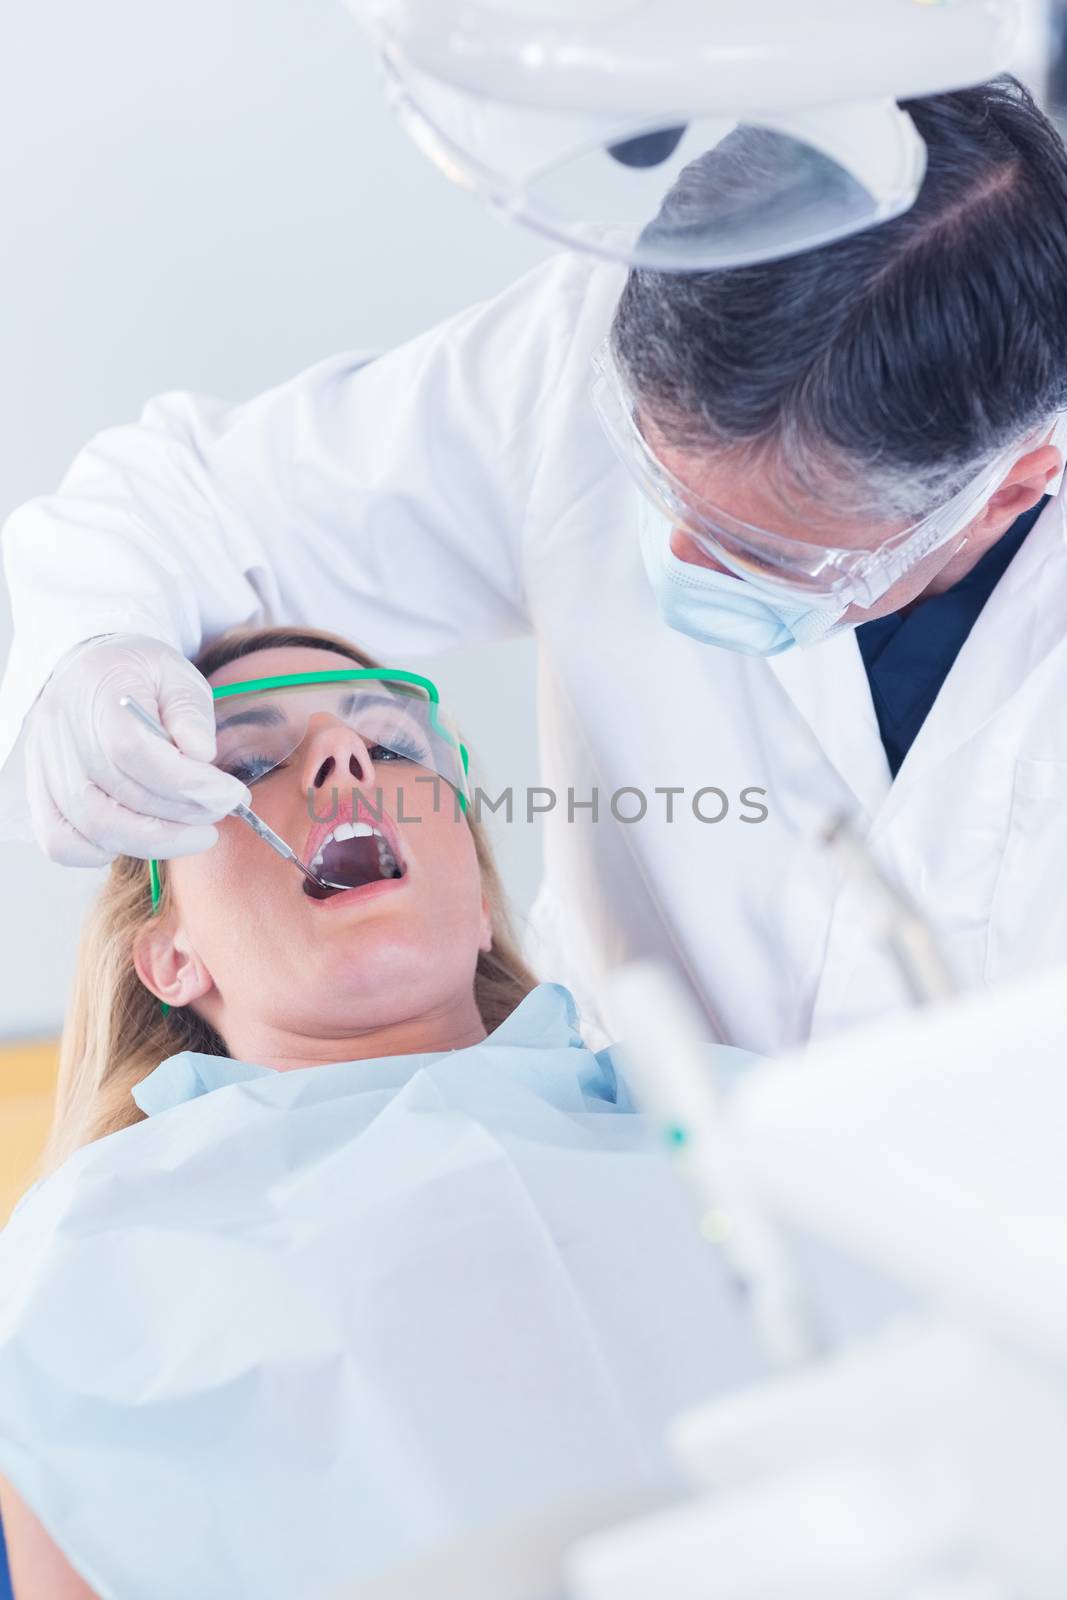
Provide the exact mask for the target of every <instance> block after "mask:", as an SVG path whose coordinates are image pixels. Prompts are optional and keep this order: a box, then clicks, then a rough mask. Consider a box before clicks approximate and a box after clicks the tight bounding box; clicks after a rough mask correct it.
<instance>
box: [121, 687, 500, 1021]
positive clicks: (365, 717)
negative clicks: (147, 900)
mask: <svg viewBox="0 0 1067 1600" xmlns="http://www.w3.org/2000/svg"><path fill="white" fill-rule="evenodd" d="M211 693H212V697H213V699H214V703H215V737H216V754H215V762H214V765H215V766H217V767H220V768H221V769H222V770H223V771H225V772H230V773H233V774H234V776H236V777H238V778H240V779H241V781H242V783H246V784H248V785H249V786H250V787H254V785H255V784H256V783H258V782H260V780H261V779H263V778H265V777H266V776H267V775H268V774H269V773H271V772H274V771H276V770H277V769H278V768H279V767H280V766H282V765H283V764H284V763H285V762H286V761H287V760H288V758H289V757H290V756H291V755H292V754H293V752H294V751H295V750H297V749H299V747H300V745H301V744H302V743H303V741H304V737H305V735H306V733H307V729H308V724H309V722H310V721H311V718H312V717H314V716H317V715H322V714H326V715H329V716H332V717H335V718H336V719H337V720H338V721H340V722H342V723H344V725H345V726H346V727H348V728H350V729H351V730H352V732H353V733H354V734H356V735H357V737H358V738H359V739H360V741H361V742H362V744H363V745H364V747H365V751H366V755H367V758H368V760H369V761H370V763H371V764H372V765H374V766H378V765H382V766H384V765H385V764H387V763H388V764H390V765H392V764H393V763H399V762H402V763H409V764H410V765H412V766H416V767H421V768H424V769H425V770H426V772H428V773H431V774H433V775H434V776H436V777H438V778H440V779H442V780H443V781H444V782H445V783H447V784H448V785H449V786H450V787H451V788H452V789H453V790H454V792H455V794H456V798H457V802H458V804H459V806H460V808H461V810H463V811H464V812H465V811H466V809H467V801H468V798H469V789H468V777H467V775H468V771H469V767H470V756H469V753H468V751H467V747H466V745H465V744H464V743H463V741H462V740H461V739H460V737H459V734H458V732H457V730H456V728H455V726H454V724H453V723H452V720H451V718H450V717H449V716H448V714H447V713H446V712H445V711H444V710H443V708H442V706H441V697H440V693H439V691H438V688H437V685H436V684H435V683H434V682H433V680H432V679H431V678H427V677H424V676H423V675H422V674H421V673H418V672H408V671H406V670H403V669H400V668H396V669H388V668H379V667H359V668H353V669H352V670H351V671H346V672H290V673H284V674H282V675H281V676H278V677H270V678H251V679H247V680H245V681H243V682H240V683H227V684H222V685H220V686H218V687H216V688H213V689H212V691H211ZM148 870H149V880H150V884H151V893H152V910H153V912H156V911H158V910H159V905H160V900H161V898H162V884H161V880H160V872H159V862H158V861H157V860H150V861H149V863H148ZM163 1009H164V1013H165V1014H166V1012H167V1010H168V1009H169V1008H168V1007H166V1006H165V1005H164V1008H163Z"/></svg>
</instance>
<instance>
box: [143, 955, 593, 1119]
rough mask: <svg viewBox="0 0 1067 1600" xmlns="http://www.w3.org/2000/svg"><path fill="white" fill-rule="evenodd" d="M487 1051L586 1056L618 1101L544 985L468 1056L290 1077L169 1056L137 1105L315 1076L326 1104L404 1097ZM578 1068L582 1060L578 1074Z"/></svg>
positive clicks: (574, 1022)
mask: <svg viewBox="0 0 1067 1600" xmlns="http://www.w3.org/2000/svg"><path fill="white" fill-rule="evenodd" d="M487 1045H492V1046H494V1047H495V1046H500V1045H503V1046H514V1047H516V1048H517V1049H518V1050H519V1051H520V1052H523V1053H525V1052H527V1051H537V1052H541V1053H543V1052H546V1051H553V1050H560V1049H563V1050H576V1051H580V1052H582V1053H583V1055H584V1056H586V1057H587V1058H588V1067H589V1068H593V1071H592V1073H591V1074H590V1073H589V1072H588V1070H587V1071H586V1074H585V1076H586V1077H587V1078H588V1079H589V1080H590V1088H591V1089H592V1092H594V1093H595V1094H598V1096H599V1097H601V1098H607V1099H612V1100H613V1099H614V1098H615V1084H614V1082H613V1081H612V1069H611V1068H610V1065H608V1064H607V1063H606V1062H603V1061H600V1059H599V1058H594V1057H592V1056H591V1055H590V1053H589V1052H588V1051H587V1049H586V1046H585V1043H584V1041H583V1039H582V1036H581V1034H580V1032H579V1029H578V1011H577V1007H576V1006H575V1003H574V999H573V997H572V995H571V993H570V991H569V990H568V989H565V988H564V987H563V985H562V984H559V983H540V984H538V985H537V987H536V988H535V989H531V991H530V993H529V994H528V995H526V996H524V998H523V999H522V1000H521V1001H520V1002H519V1004H518V1005H517V1006H516V1007H515V1009H514V1011H513V1012H512V1013H511V1015H510V1016H508V1017H506V1018H505V1019H504V1021H503V1022H502V1023H500V1025H499V1026H498V1027H496V1028H494V1029H493V1031H492V1033H490V1034H489V1035H488V1037H487V1038H485V1039H483V1040H480V1041H479V1043H478V1044H474V1045H469V1046H467V1047H466V1048H465V1049H463V1050H439V1051H428V1052H425V1053H423V1054H420V1055H402V1056H380V1057H376V1058H374V1059H371V1060H361V1061H335V1062H326V1063H323V1064H322V1065H321V1066H308V1067H296V1068H294V1069H293V1070H292V1071H290V1072H285V1073H280V1072H279V1071H278V1070H277V1068H275V1067H266V1066H262V1065H259V1064H257V1063H255V1062H250V1061H235V1060H233V1059H232V1058H231V1057H230V1056H211V1055H203V1054H202V1053H201V1052H199V1051H196V1050H181V1051H179V1052H178V1054H176V1055H173V1056H167V1057H166V1058H165V1059H164V1060H163V1061H161V1062H160V1064H159V1066H158V1067H156V1068H155V1069H154V1071H152V1072H150V1073H149V1074H148V1076H147V1078H143V1079H142V1080H141V1082H140V1083H139V1084H137V1085H136V1087H135V1088H134V1090H133V1098H134V1100H135V1102H136V1103H137V1105H138V1106H139V1107H140V1108H141V1110H142V1111H143V1112H145V1113H146V1115H148V1116H150V1117H151V1116H156V1115H157V1114H158V1113H159V1112H161V1111H169V1110H170V1109H171V1108H172V1107H174V1106H179V1105H183V1104H184V1103H185V1102H186V1101H187V1100H195V1099H197V1098H198V1097H199V1096H201V1095H205V1094H210V1093H211V1091H212V1090H213V1089H221V1088H224V1087H225V1086H226V1085H228V1084H235V1083H247V1082H249V1081H251V1080H253V1079H279V1078H284V1079H286V1080H287V1084H286V1087H287V1088H292V1089H296V1090H298V1091H299V1089H300V1088H301V1087H303V1086H304V1085H303V1084H301V1083H300V1082H299V1080H309V1076H310V1075H314V1083H313V1088H314V1091H315V1093H316V1094H317V1095H322V1096H324V1097H329V1096H330V1094H331V1093H338V1094H342V1093H353V1092H357V1091H359V1090H360V1089H372V1088H373V1089H398V1088H401V1087H402V1086H403V1085H404V1084H405V1083H406V1082H408V1080H409V1079H411V1078H412V1077H414V1076H415V1074H416V1073H417V1072H419V1071H420V1070H422V1069H423V1068H424V1067H426V1066H428V1065H430V1064H431V1063H433V1062H437V1061H441V1060H444V1059H449V1058H450V1059H453V1060H454V1059H457V1058H460V1057H464V1056H467V1055H469V1054H470V1053H471V1052H472V1051H476V1050H482V1049H484V1048H485V1046H487ZM578 1065H579V1063H578V1060H577V1058H576V1060H575V1066H576V1067H577V1066H578ZM582 1065H583V1066H584V1065H586V1063H584V1062H583V1063H582ZM597 1079H599V1082H597V1081H596V1080H597Z"/></svg>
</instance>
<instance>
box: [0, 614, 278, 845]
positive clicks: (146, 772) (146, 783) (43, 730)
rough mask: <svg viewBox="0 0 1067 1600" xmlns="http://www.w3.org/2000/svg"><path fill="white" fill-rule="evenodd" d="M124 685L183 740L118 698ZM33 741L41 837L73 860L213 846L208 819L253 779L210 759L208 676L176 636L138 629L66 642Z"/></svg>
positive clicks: (32, 796) (32, 786)
mask: <svg viewBox="0 0 1067 1600" xmlns="http://www.w3.org/2000/svg"><path fill="white" fill-rule="evenodd" d="M127 694H128V695H132V696H133V697H134V698H135V699H136V700H139V701H140V702H141V704H142V705H143V706H144V707H145V709H146V710H147V711H150V712H151V713H152V714H153V716H155V717H157V718H158V719H159V721H160V722H161V723H162V724H163V726H164V727H165V728H166V730H167V732H168V733H169V734H170V736H171V738H172V739H173V740H174V742H175V744H176V745H177V746H178V748H177V749H175V748H173V746H171V745H169V744H165V743H164V742H163V740H162V739H160V738H158V737H156V736H155V735H153V734H152V733H150V732H149V730H148V729H147V728H145V727H144V726H143V724H142V723H140V722H139V721H138V720H137V718H136V717H135V716H133V714H132V713H131V712H130V711H128V710H127V709H126V708H125V707H124V706H121V705H120V704H119V700H120V698H121V697H122V696H123V695H127ZM26 741H27V742H26V785H27V796H28V800H29V806H30V816H31V820H32V824H33V832H34V836H35V838H36V839H37V842H38V844H39V845H40V846H41V848H42V850H43V851H44V852H45V854H46V855H47V856H50V857H51V859H52V860H53V861H60V862H63V863H64V865H66V866H71V867H97V866H103V865H104V864H105V863H106V862H108V861H110V860H111V859H112V857H114V856H116V855H131V856H141V857H148V856H159V857H170V856H183V855H193V854H195V852H196V851H198V850H207V849H208V848H209V847H210V846H211V845H213V844H214V843H215V841H216V839H217V838H218V830H217V829H216V828H214V827H213V826H212V823H214V822H217V821H218V820H219V818H220V817H224V816H226V815H227V814H228V813H229V812H231V811H232V810H233V808H234V806H237V805H240V804H241V803H242V801H243V802H244V803H245V804H247V803H248V801H249V799H250V795H249V791H248V788H247V787H246V785H245V784H243V783H241V782H239V780H238V779H237V778H233V777H231V776H230V775H229V774H228V773H224V772H220V771H218V770H217V769H216V768H215V767H212V766H210V765H209V764H208V763H209V762H211V761H212V760H213V759H214V756H215V718H214V714H213V710H212V699H211V690H210V688H209V687H208V684H207V681H206V680H205V679H204V678H202V677H201V675H200V673H199V672H197V670H196V668H195V667H194V666H193V665H192V664H191V663H190V662H188V661H187V660H186V659H185V657H184V656H182V655H180V654H179V653H178V651H177V650H174V649H172V648H171V647H170V645H167V644H163V643H162V642H161V641H160V640H158V639H151V638H148V637H146V636H143V635H140V634H125V633H113V634H105V635H102V636H101V637H99V638H96V639H89V640H87V641H85V642H84V643H82V644H80V645H76V646H75V647H74V649H73V650H71V651H69V652H68V654H67V655H65V656H64V657H63V658H62V660H61V661H60V662H59V663H58V665H57V666H56V669H55V671H54V672H53V674H52V676H51V677H50V678H49V680H48V682H47V683H46V684H45V687H44V688H43V690H42V691H41V694H40V696H39V697H38V699H37V701H36V703H35V705H34V706H33V708H32V710H31V711H30V713H29V717H28V718H27V724H26Z"/></svg>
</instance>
